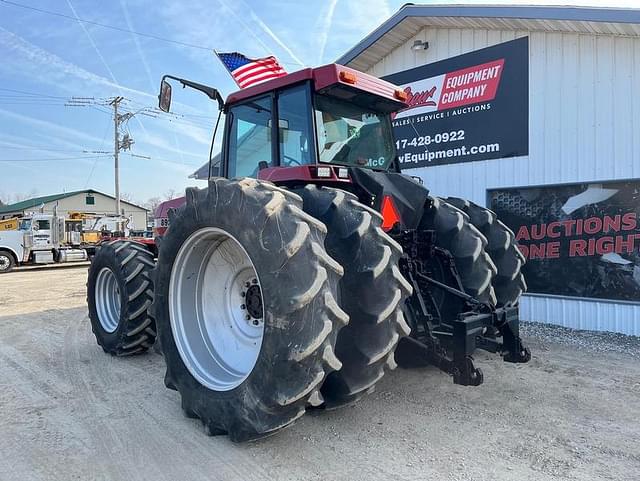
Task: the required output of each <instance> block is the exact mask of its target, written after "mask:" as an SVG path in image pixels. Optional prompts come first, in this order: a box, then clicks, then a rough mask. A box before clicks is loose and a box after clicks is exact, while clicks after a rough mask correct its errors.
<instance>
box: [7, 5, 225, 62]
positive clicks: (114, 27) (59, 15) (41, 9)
mask: <svg viewBox="0 0 640 481" xmlns="http://www.w3.org/2000/svg"><path fill="white" fill-rule="evenodd" d="M0 2H2V3H6V4H7V5H12V6H14V7H19V8H24V9H27V10H34V11H36V12H40V13H45V14H47V15H53V16H56V17H62V18H66V19H68V20H73V21H74V22H82V23H88V24H90V25H96V26H98V27H103V28H110V29H111V30H117V31H118V32H125V33H131V34H134V35H139V36H140V37H147V38H152V39H154V40H159V41H161V42H168V43H173V44H176V45H182V46H183V47H191V48H198V49H200V50H209V51H213V47H205V46H203V45H196V44H193V43H188V42H180V41H179V40H171V39H169V38H165V37H161V36H159V35H154V34H152V33H145V32H136V31H135V30H130V29H128V28H122V27H116V26H115V25H108V24H106V23H101V22H94V21H93V20H86V19H83V18H76V17H73V16H71V15H65V14H64V13H59V12H52V11H51V10H45V9H43V8H37V7H32V6H30V5H23V4H21V3H18V2H11V1H9V0H0Z"/></svg>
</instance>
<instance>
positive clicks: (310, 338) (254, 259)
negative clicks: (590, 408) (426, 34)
mask: <svg viewBox="0 0 640 481" xmlns="http://www.w3.org/2000/svg"><path fill="white" fill-rule="evenodd" d="M167 79H173V80H175V81H178V82H180V83H181V84H182V85H183V87H185V86H188V87H191V88H195V89H197V90H200V91H202V92H204V93H205V94H206V95H208V96H209V97H210V98H211V99H213V100H216V101H217V102H218V104H219V107H220V110H221V113H222V112H224V113H225V115H226V121H225V127H224V141H223V147H222V154H221V156H220V157H219V159H220V161H219V162H218V163H212V165H210V174H211V178H210V180H209V185H208V187H207V188H205V189H196V188H190V189H187V191H186V203H185V204H184V205H183V206H182V207H180V208H178V209H175V210H172V211H170V213H169V214H170V215H169V220H170V222H169V228H168V229H167V231H166V233H165V235H164V236H162V237H159V238H158V239H157V243H158V250H159V254H158V258H157V261H156V260H154V257H153V256H152V255H151V254H150V253H149V251H148V249H146V248H144V247H142V246H139V245H137V244H136V243H134V242H130V241H121V240H118V241H114V242H112V243H110V244H108V245H105V246H103V247H102V248H101V249H100V251H99V252H98V253H97V255H96V256H95V258H94V259H93V262H92V264H91V268H90V270H89V282H88V302H89V312H90V319H91V324H92V327H93V331H94V333H95V335H96V338H97V341H98V344H100V345H101V346H102V348H103V349H104V350H105V351H106V352H108V353H111V354H114V355H129V354H138V353H142V352H144V351H146V350H147V349H148V348H150V347H151V346H152V345H153V344H154V342H158V343H159V345H160V350H161V352H162V354H163V355H164V359H165V362H166V367H167V370H166V375H165V384H166V386H167V387H168V388H170V389H175V390H177V391H179V392H180V395H181V397H182V408H183V410H184V412H185V413H186V415H187V416H189V417H195V418H199V419H200V420H201V421H202V423H203V424H204V426H205V429H206V431H207V433H209V434H228V435H229V436H230V438H231V439H232V440H233V441H245V440H250V439H256V438H259V437H262V436H265V435H268V434H270V433H273V432H275V431H277V430H278V429H280V428H283V427H285V426H287V425H289V424H291V423H292V422H293V421H295V420H296V419H298V418H299V417H300V416H302V415H303V414H304V412H305V410H306V409H307V408H309V407H310V406H312V407H326V408H333V407H338V406H342V405H345V404H349V403H351V402H353V401H355V400H357V399H358V398H360V397H361V396H363V395H364V394H366V393H369V392H371V391H372V390H373V388H374V386H375V384H376V383H377V382H378V381H379V380H380V378H381V377H382V376H383V375H384V373H385V371H386V370H388V369H393V368H394V367H395V366H396V362H397V363H398V364H400V365H402V366H416V365H426V364H432V365H435V366H437V367H438V368H440V369H442V370H443V371H445V372H447V373H449V374H450V375H451V376H452V377H453V381H454V382H455V383H457V384H462V385H473V386H477V385H479V384H481V383H482V381H483V377H482V372H481V371H480V369H478V368H477V367H475V365H474V361H473V358H472V354H473V352H474V350H475V349H476V348H481V349H485V350H487V351H490V352H495V353H500V354H501V355H502V356H503V358H504V360H505V361H509V362H527V361H528V360H529V359H530V353H529V351H528V349H526V348H525V347H524V346H523V344H522V342H521V340H520V337H519V334H518V325H519V320H518V300H519V298H520V295H521V294H522V292H523V291H524V290H525V288H526V285H525V282H524V279H523V276H522V274H521V272H520V268H521V266H522V265H523V263H524V258H523V257H522V255H521V254H520V252H519V250H518V248H517V246H516V245H515V243H514V236H513V233H512V232H511V231H510V230H509V229H508V228H507V227H505V226H504V225H503V224H502V223H501V222H500V221H498V220H497V219H496V216H495V214H494V213H493V212H491V211H489V210H486V209H484V208H482V207H479V206H477V205H475V204H472V203H470V202H466V201H463V200H459V199H447V200H446V201H445V200H442V199H439V198H437V197H433V196H430V195H429V191H428V190H427V188H425V186H423V185H422V183H421V182H420V181H419V180H417V179H416V178H414V177H411V176H408V175H404V174H402V173H401V172H400V168H399V164H398V160H397V157H396V152H395V143H394V138H393V132H392V127H391V114H392V113H393V112H396V111H398V110H400V109H402V108H404V107H405V106H406V104H405V103H404V100H405V94H404V92H403V91H402V90H400V89H399V88H398V87H396V86H394V85H392V84H390V83H388V82H385V81H382V80H379V79H377V78H374V77H372V76H369V75H366V74H363V73H360V72H357V71H354V70H352V69H349V68H346V67H343V66H340V65H335V64H334V65H326V66H323V67H319V68H306V69H304V70H300V71H298V72H295V73H292V74H289V75H287V76H285V77H281V78H278V79H274V80H270V81H267V82H264V83H261V84H259V85H256V86H254V87H251V88H247V89H245V90H242V91H239V92H236V93H234V94H232V95H230V96H229V97H228V99H227V101H226V102H224V101H223V100H222V98H221V96H220V94H219V93H218V91H217V90H215V89H213V88H211V87H207V86H204V85H201V84H197V83H195V82H191V81H189V80H184V79H179V78H176V77H170V76H165V78H163V81H162V86H161V94H160V107H161V108H162V109H163V110H165V111H168V110H169V105H170V101H171V87H170V84H169V83H168V81H167ZM214 135H215V133H214Z"/></svg>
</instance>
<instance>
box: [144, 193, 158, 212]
mask: <svg viewBox="0 0 640 481" xmlns="http://www.w3.org/2000/svg"><path fill="white" fill-rule="evenodd" d="M161 203H162V198H160V197H151V198H149V199H147V201H146V202H143V203H142V206H143V207H145V208H146V209H149V212H151V214H153V213H154V212H155V211H156V208H157V207H158V206H159V205H160V204H161Z"/></svg>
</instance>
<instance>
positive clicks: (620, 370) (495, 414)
mask: <svg viewBox="0 0 640 481" xmlns="http://www.w3.org/2000/svg"><path fill="white" fill-rule="evenodd" d="M85 280H86V267H84V268H67V269H48V270H45V271H26V272H14V273H11V274H7V275H4V276H1V277H0V414H1V416H0V480H2V481H5V480H6V481H8V480H20V481H32V480H65V481H66V480H72V479H79V480H83V481H84V480H117V481H121V480H138V479H140V480H147V479H154V480H167V481H175V480H181V481H188V480H202V479H211V480H224V481H228V480H242V481H248V480H268V479H275V480H322V481H327V480H346V479H348V480H354V481H357V480H367V481H370V480H425V479H434V480H464V481H469V480H492V481H493V480H527V479H535V480H594V479H608V480H638V479H640V445H639V442H638V440H639V439H640V424H639V422H638V420H639V419H640V402H639V400H640V365H639V363H638V356H639V353H640V339H638V338H630V337H625V336H618V335H611V334H601V333H590V332H576V331H570V330H566V329H562V328H558V327H554V326H548V325H542V324H526V325H525V326H524V328H523V331H524V334H525V339H526V342H527V344H528V345H529V346H530V348H531V351H532V353H533V359H532V361H531V362H530V363H529V364H526V365H513V364H507V363H503V362H502V361H500V360H499V359H496V358H495V357H492V356H489V355H488V354H485V353H481V352H479V353H478V355H477V356H476V359H477V360H478V363H479V365H481V367H482V369H483V371H484V374H485V383H484V384H483V385H482V386H480V387H478V388H465V387H461V386H455V385H453V384H452V383H451V381H450V379H449V378H448V377H447V376H446V375H444V374H442V373H441V372H439V371H437V370H436V369H432V368H425V369H416V370H396V371H394V372H393V373H391V374H390V375H388V376H385V378H384V379H383V380H382V382H381V383H380V384H379V385H378V389H377V391H376V392H375V393H373V394H372V395H370V396H368V397H366V398H365V399H363V400H362V401H361V402H359V403H357V404H355V405H354V406H351V407H348V408H344V409H341V410H336V411H331V412H315V413H310V414H307V415H306V416H304V417H303V418H302V419H301V420H300V421H298V422H297V423H296V424H295V425H293V426H292V427H291V428H289V429H287V430H284V431H282V432H281V433H279V434H277V435H275V436H272V437H270V438H267V439H264V440H262V441H259V442H255V443H250V444H244V445H234V444H232V443H230V442H229V440H228V439H227V438H226V437H224V436H222V437H213V438H210V437H207V436H205V435H204V432H203V430H202V427H201V426H200V424H199V423H198V422H197V421H196V420H191V419H187V418H185V417H183V415H182V411H181V409H180V400H179V396H178V394H177V393H175V392H173V391H170V390H168V389H166V388H165V387H164V386H163V382H162V377H163V373H164V365H163V360H162V358H161V357H160V356H158V355H156V354H148V355H145V356H138V357H134V358H126V359H116V358H112V357H109V356H107V355H105V354H104V353H103V352H102V350H101V349H100V348H99V347H98V346H97V345H96V344H95V341H94V339H93V335H92V334H91V329H90V326H89V323H88V320H87V314H86V307H85V291H84V284H85Z"/></svg>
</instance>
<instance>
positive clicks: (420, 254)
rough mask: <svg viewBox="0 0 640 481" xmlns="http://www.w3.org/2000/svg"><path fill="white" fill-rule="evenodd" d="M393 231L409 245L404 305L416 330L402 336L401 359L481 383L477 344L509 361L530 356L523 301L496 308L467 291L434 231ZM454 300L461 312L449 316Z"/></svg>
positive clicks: (464, 381) (472, 383) (463, 382)
mask: <svg viewBox="0 0 640 481" xmlns="http://www.w3.org/2000/svg"><path fill="white" fill-rule="evenodd" d="M390 234H391V235H392V236H393V237H394V239H395V240H396V241H398V242H399V243H400V244H401V245H402V247H403V249H404V252H405V255H404V257H403V258H402V259H401V262H400V269H401V271H402V273H403V275H404V276H405V277H406V278H407V279H408V280H409V282H410V283H411V285H412V286H413V294H412V296H411V297H410V298H409V299H408V300H407V304H406V306H405V317H406V318H407V321H408V322H409V323H410V325H411V335H410V337H408V338H404V339H403V340H402V341H401V342H402V343H403V346H402V349H399V350H398V351H397V354H396V361H397V362H398V364H400V365H404V366H407V367H409V366H418V365H425V364H431V365H434V366H436V367H438V368H439V369H441V370H443V371H444V372H446V373H448V374H450V375H451V376H452V377H453V382H454V383H455V384H460V385H463V386H479V385H480V384H482V382H483V374H482V370H481V369H480V368H477V367H475V365H474V360H473V357H472V354H473V352H474V351H475V350H476V349H483V350H485V351H488V352H493V353H499V354H501V355H502V357H503V360H504V361H506V362H514V363H524V362H528V361H529V360H530V359H531V353H530V351H529V349H527V348H526V347H524V345H523V344H522V340H521V339H520V335H519V324H520V321H519V312H518V306H504V307H500V308H496V307H494V306H491V305H489V304H486V303H483V302H480V301H479V300H478V299H476V298H474V297H473V296H470V295H469V294H467V293H466V292H464V288H463V287H462V282H461V280H460V276H459V275H458V272H457V269H456V267H455V263H454V260H453V257H452V256H451V254H450V253H449V252H448V251H446V250H444V249H440V248H438V247H436V246H435V245H434V243H433V240H434V233H433V231H428V230H400V229H394V230H392V231H391V232H390ZM434 265H438V266H440V271H439V272H440V277H441V279H434V277H433V275H432V272H434V271H436V269H434V268H433V266H434ZM443 296H444V298H443ZM438 299H439V300H438ZM453 304H455V306H453V307H455V309H453V311H452V312H456V313H457V316H456V317H454V318H445V317H446V316H447V311H451V309H450V308H451V307H452V305H453Z"/></svg>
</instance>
